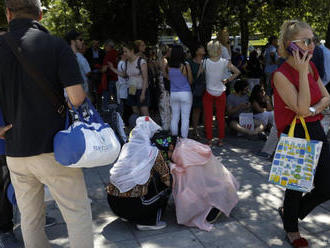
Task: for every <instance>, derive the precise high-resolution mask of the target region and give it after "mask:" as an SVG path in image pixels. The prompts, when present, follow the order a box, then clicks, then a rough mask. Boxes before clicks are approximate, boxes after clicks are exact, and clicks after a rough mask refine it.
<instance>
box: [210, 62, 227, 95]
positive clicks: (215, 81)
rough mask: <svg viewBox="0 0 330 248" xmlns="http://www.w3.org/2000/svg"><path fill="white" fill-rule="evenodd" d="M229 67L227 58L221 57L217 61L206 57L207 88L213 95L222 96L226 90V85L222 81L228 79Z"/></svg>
mask: <svg viewBox="0 0 330 248" xmlns="http://www.w3.org/2000/svg"><path fill="white" fill-rule="evenodd" d="M227 68H228V60H227V59H223V58H220V59H219V60H218V61H216V62H214V61H212V60H210V59H206V61H205V63H204V70H205V76H206V77H205V78H206V90H207V92H208V93H209V94H211V95H212V96H220V95H221V94H222V93H223V92H224V91H226V86H225V85H224V84H223V83H222V80H224V79H226V78H225V74H226V71H227Z"/></svg>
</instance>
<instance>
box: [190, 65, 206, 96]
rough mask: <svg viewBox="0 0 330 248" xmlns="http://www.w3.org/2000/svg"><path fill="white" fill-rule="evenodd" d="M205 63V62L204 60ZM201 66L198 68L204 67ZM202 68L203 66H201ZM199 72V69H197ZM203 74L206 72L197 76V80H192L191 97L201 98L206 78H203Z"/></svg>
mask: <svg viewBox="0 0 330 248" xmlns="http://www.w3.org/2000/svg"><path fill="white" fill-rule="evenodd" d="M204 62H205V60H204ZM204 62H203V64H201V65H200V66H203V65H204ZM203 67H204V66H203ZM199 70H200V69H199ZM205 72H206V70H205V69H204V70H203V71H202V72H201V73H200V74H199V75H198V76H197V78H196V79H195V80H194V82H193V84H192V93H193V96H203V95H204V92H205V90H206V78H205Z"/></svg>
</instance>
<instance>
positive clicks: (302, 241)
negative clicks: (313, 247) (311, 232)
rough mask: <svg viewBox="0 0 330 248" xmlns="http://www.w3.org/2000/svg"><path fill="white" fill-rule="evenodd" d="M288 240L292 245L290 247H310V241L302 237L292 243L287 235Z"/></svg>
mask: <svg viewBox="0 0 330 248" xmlns="http://www.w3.org/2000/svg"><path fill="white" fill-rule="evenodd" d="M286 240H287V241H288V242H289V243H290V245H291V246H292V247H294V248H304V247H308V241H307V240H306V239H305V238H303V237H300V238H298V239H295V240H293V241H291V240H290V239H289V237H288V235H286Z"/></svg>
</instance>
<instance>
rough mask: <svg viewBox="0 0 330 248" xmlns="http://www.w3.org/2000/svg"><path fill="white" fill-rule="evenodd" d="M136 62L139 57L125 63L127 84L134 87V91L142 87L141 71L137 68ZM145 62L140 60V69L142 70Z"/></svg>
mask: <svg viewBox="0 0 330 248" xmlns="http://www.w3.org/2000/svg"><path fill="white" fill-rule="evenodd" d="M138 60H139V57H137V58H136V60H134V61H133V62H129V61H127V75H128V77H129V79H128V83H129V86H135V87H136V89H139V90H140V89H142V85H143V77H142V71H140V70H139V68H138ZM146 63H147V62H146V61H145V60H144V59H140V68H141V70H142V65H143V64H146Z"/></svg>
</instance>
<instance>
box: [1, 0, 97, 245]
mask: <svg viewBox="0 0 330 248" xmlns="http://www.w3.org/2000/svg"><path fill="white" fill-rule="evenodd" d="M5 5H6V6H5V7H6V16H7V20H8V22H9V33H8V34H9V35H11V37H12V38H13V39H15V40H16V41H17V43H18V44H19V46H20V50H21V53H22V55H23V57H24V58H25V60H27V61H28V62H29V63H30V64H32V65H33V67H34V68H35V69H36V70H37V71H39V73H42V74H43V75H44V77H45V78H46V79H47V81H48V82H47V83H48V84H49V87H50V88H51V89H52V90H53V91H54V92H57V93H58V94H59V95H61V96H62V95H63V93H64V91H63V89H65V91H66V93H67V95H68V98H69V99H70V101H71V103H72V104H73V105H74V106H76V107H79V105H80V104H81V103H82V102H83V101H84V99H85V97H86V96H85V93H84V91H83V89H82V87H81V83H82V78H81V74H80V71H79V67H78V64H77V61H76V59H75V56H74V54H73V52H72V50H71V48H70V47H69V46H68V45H67V44H66V43H65V42H64V41H63V40H61V39H59V38H56V37H54V36H51V35H50V34H49V33H48V31H47V30H46V29H45V28H44V27H43V26H41V25H40V24H39V23H38V21H39V20H40V19H41V16H42V14H41V3H40V0H33V1H26V0H6V1H5ZM8 34H5V35H8ZM44 83H46V82H44ZM63 101H64V98H63ZM0 108H1V109H2V111H3V117H4V122H5V127H0V137H4V138H5V139H6V155H7V164H8V168H9V171H10V176H11V181H12V184H13V186H14V189H15V194H16V199H17V204H18V207H19V210H20V212H21V227H22V234H23V239H24V243H25V247H26V248H36V247H45V248H48V247H50V245H49V242H48V239H47V236H46V234H45V231H44V226H45V208H44V185H47V186H48V188H49V190H50V192H51V194H52V196H53V198H54V199H55V200H56V202H57V205H58V206H59V208H60V210H61V212H62V215H63V216H64V219H65V221H66V223H67V227H68V232H69V239H70V245H71V247H79V248H91V247H93V230H92V217H91V209H90V203H89V201H88V198H87V191H86V185H85V182H84V178H83V173H82V171H81V170H80V169H73V168H67V167H64V166H62V165H60V164H58V163H57V162H56V161H55V158H54V154H53V138H54V135H55V134H56V133H57V132H58V131H60V130H63V129H64V123H65V119H64V118H62V116H61V115H59V114H58V112H57V109H56V108H55V107H54V106H53V105H52V103H51V101H50V99H49V98H48V97H47V96H46V95H45V93H44V91H43V90H41V89H40V88H39V87H38V85H37V83H36V82H35V81H34V80H33V78H32V77H31V76H30V74H29V73H28V72H26V71H25V69H24V67H23V66H22V65H21V63H20V62H19V61H18V59H17V58H16V56H15V55H14V53H13V52H12V51H11V48H10V46H9V45H8V43H7V42H6V40H5V39H4V36H0Z"/></svg>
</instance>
